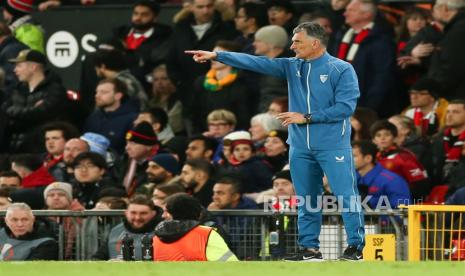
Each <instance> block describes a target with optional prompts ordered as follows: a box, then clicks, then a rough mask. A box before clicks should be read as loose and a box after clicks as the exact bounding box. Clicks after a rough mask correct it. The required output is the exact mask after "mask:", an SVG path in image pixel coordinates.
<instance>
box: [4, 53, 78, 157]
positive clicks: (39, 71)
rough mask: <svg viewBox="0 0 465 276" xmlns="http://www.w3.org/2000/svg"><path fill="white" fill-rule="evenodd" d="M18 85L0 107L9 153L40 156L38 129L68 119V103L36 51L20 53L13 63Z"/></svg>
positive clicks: (59, 86)
mask: <svg viewBox="0 0 465 276" xmlns="http://www.w3.org/2000/svg"><path fill="white" fill-rule="evenodd" d="M9 61H10V62H13V63H16V66H15V73H16V76H17V77H18V79H19V81H20V82H23V84H20V85H19V86H18V87H17V89H16V90H15V91H13V93H12V95H11V97H10V98H9V99H6V100H5V102H4V103H3V104H2V109H3V111H4V112H5V114H6V116H7V119H8V122H7V123H8V126H7V131H8V132H9V134H10V146H9V150H10V151H13V152H19V151H23V152H40V151H41V147H38V146H37V140H38V139H37V136H38V135H39V134H41V133H39V132H38V129H39V127H40V126H41V125H43V124H44V123H47V122H50V121H53V120H65V121H66V120H67V119H69V117H70V116H69V114H68V110H69V108H68V107H69V102H68V98H67V94H66V90H65V88H64V87H63V85H62V84H61V80H60V79H59V77H58V76H57V75H55V74H53V73H52V72H50V71H48V70H46V69H45V65H46V63H47V59H46V57H45V56H44V55H43V54H41V53H40V52H38V51H35V50H23V51H21V52H20V53H19V54H18V56H17V57H16V58H15V59H11V60H9Z"/></svg>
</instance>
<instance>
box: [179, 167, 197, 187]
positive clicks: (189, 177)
mask: <svg viewBox="0 0 465 276" xmlns="http://www.w3.org/2000/svg"><path fill="white" fill-rule="evenodd" d="M195 178H196V171H194V170H193V169H192V167H191V166H189V165H184V166H183V167H182V170H181V183H182V185H183V186H184V187H185V188H186V189H187V188H194V187H195V186H197V184H198V183H197V182H196V180H195Z"/></svg>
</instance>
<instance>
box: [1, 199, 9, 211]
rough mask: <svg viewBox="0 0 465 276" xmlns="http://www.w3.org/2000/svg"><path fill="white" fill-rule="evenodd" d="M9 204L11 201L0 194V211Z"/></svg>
mask: <svg viewBox="0 0 465 276" xmlns="http://www.w3.org/2000/svg"><path fill="white" fill-rule="evenodd" d="M10 205H11V202H10V200H9V199H8V198H7V197H2V196H0V211H5V210H6V209H7V208H8V206H10Z"/></svg>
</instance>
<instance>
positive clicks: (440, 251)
mask: <svg viewBox="0 0 465 276" xmlns="http://www.w3.org/2000/svg"><path fill="white" fill-rule="evenodd" d="M407 208H408V226H409V227H408V260H409V261H425V260H435V261H436V260H441V261H460V260H461V261H464V260H465V206H454V205H412V206H408V207H407Z"/></svg>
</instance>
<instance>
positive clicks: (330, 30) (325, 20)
mask: <svg viewBox="0 0 465 276" xmlns="http://www.w3.org/2000/svg"><path fill="white" fill-rule="evenodd" d="M315 22H317V23H318V24H320V25H321V27H323V29H324V30H325V33H327V34H328V35H331V34H332V33H333V28H332V27H331V21H330V20H329V19H328V18H325V17H318V18H316V19H315Z"/></svg>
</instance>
